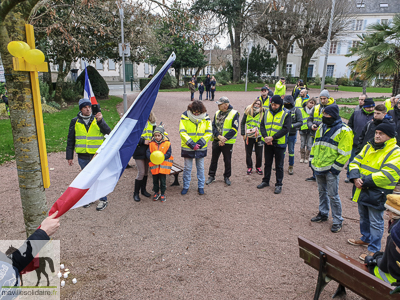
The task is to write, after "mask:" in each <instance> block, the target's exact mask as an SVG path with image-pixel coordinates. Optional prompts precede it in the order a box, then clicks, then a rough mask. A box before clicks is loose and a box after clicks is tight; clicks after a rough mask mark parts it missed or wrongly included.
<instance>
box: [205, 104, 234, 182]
mask: <svg viewBox="0 0 400 300" xmlns="http://www.w3.org/2000/svg"><path fill="white" fill-rule="evenodd" d="M215 103H216V104H217V105H218V111H217V112H216V113H215V116H214V120H213V123H212V131H213V138H214V140H213V142H212V153H211V164H210V168H209V169H208V179H207V181H206V184H207V185H209V184H211V183H212V182H214V181H215V174H216V173H217V167H218V159H219V157H220V156H221V153H222V156H223V157H224V164H225V171H224V182H225V184H226V185H227V186H230V185H231V181H230V179H229V178H230V177H231V175H232V149H233V145H234V144H235V143H236V137H237V133H238V130H239V112H238V111H237V110H235V109H233V107H232V105H231V104H230V103H229V99H228V97H221V98H219V100H218V101H216V102H215Z"/></svg>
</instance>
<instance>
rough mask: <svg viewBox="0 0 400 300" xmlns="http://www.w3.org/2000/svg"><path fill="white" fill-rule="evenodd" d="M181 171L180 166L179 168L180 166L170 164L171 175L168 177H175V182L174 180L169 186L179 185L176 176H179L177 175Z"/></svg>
mask: <svg viewBox="0 0 400 300" xmlns="http://www.w3.org/2000/svg"><path fill="white" fill-rule="evenodd" d="M182 171H183V167H182V166H180V165H178V164H176V163H173V164H172V168H171V173H170V174H169V175H174V176H175V180H174V183H173V184H171V186H174V185H179V180H178V176H179V173H180V172H182Z"/></svg>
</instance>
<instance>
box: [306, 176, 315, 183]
mask: <svg viewBox="0 0 400 300" xmlns="http://www.w3.org/2000/svg"><path fill="white" fill-rule="evenodd" d="M306 181H314V182H316V181H317V179H315V177H308V178H306Z"/></svg>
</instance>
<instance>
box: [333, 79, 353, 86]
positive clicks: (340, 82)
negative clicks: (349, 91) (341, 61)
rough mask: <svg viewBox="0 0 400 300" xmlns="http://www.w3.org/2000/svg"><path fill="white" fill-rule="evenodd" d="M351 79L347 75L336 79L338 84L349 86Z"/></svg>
mask: <svg viewBox="0 0 400 300" xmlns="http://www.w3.org/2000/svg"><path fill="white" fill-rule="evenodd" d="M349 81H350V80H349V79H348V78H347V77H340V78H338V79H337V80H336V83H337V85H344V86H349Z"/></svg>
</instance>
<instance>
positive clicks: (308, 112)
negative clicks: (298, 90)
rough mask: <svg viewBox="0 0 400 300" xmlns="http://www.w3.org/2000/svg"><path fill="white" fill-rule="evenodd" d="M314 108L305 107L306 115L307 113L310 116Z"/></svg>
mask: <svg viewBox="0 0 400 300" xmlns="http://www.w3.org/2000/svg"><path fill="white" fill-rule="evenodd" d="M313 108H314V107H311V108H308V107H307V106H305V109H306V113H307V114H308V115H309V114H311V111H312V109H313Z"/></svg>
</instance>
